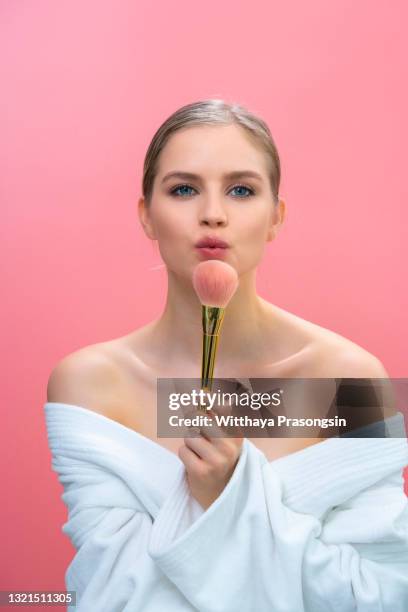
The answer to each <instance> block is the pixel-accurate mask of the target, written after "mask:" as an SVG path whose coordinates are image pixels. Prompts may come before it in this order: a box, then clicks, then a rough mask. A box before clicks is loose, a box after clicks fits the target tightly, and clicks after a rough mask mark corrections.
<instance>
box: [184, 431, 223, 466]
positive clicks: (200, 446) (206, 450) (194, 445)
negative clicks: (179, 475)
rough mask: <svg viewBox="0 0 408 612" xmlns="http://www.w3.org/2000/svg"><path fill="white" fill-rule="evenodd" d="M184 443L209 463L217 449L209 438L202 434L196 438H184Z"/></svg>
mask: <svg viewBox="0 0 408 612" xmlns="http://www.w3.org/2000/svg"><path fill="white" fill-rule="evenodd" d="M184 444H185V445H186V446H187V448H189V449H190V450H191V451H193V452H194V453H196V455H197V456H198V457H200V459H202V460H203V461H206V462H208V463H210V462H211V461H213V460H214V459H215V456H216V454H217V451H216V449H215V447H214V445H213V444H212V442H211V441H210V440H207V439H206V438H205V437H203V436H202V435H201V436H200V437H198V438H185V440H184Z"/></svg>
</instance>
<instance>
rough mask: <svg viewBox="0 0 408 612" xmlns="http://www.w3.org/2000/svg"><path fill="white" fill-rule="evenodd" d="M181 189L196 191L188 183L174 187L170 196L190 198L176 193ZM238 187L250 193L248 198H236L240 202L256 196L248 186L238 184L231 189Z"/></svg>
mask: <svg viewBox="0 0 408 612" xmlns="http://www.w3.org/2000/svg"><path fill="white" fill-rule="evenodd" d="M180 187H189V188H190V189H194V190H195V188H194V187H193V186H192V185H188V184H187V183H182V184H181V185H176V186H175V187H173V188H172V189H171V190H170V192H169V193H170V195H172V196H174V197H176V198H178V197H181V198H185V197H188V196H185V195H184V196H182V195H180V194H177V193H176V191H177V189H180ZM237 187H243V188H244V189H247V190H248V191H249V192H250V193H249V194H248V195H247V196H236V197H237V198H238V200H245V199H247V198H250V197H252V196H254V195H255V191H254V190H253V189H252V188H251V187H248V185H241V184H237V185H234V186H233V187H231V189H236V188H237Z"/></svg>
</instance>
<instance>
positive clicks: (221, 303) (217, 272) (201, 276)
mask: <svg viewBox="0 0 408 612" xmlns="http://www.w3.org/2000/svg"><path fill="white" fill-rule="evenodd" d="M193 286H194V289H195V291H196V293H197V295H198V297H199V299H200V302H201V304H203V305H204V306H216V307H218V308H225V307H226V306H227V304H228V302H229V301H230V299H231V298H232V296H233V295H234V293H235V291H236V289H237V287H238V274H237V272H236V270H235V269H234V268H233V267H232V266H230V265H229V264H227V263H225V262H224V261H220V260H219V259H208V260H207V261H202V262H200V263H199V264H198V265H197V266H196V268H195V269H194V272H193Z"/></svg>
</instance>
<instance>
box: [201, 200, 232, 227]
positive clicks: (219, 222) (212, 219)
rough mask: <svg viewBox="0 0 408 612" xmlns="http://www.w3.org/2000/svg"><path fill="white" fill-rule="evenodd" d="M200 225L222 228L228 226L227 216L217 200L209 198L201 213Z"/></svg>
mask: <svg viewBox="0 0 408 612" xmlns="http://www.w3.org/2000/svg"><path fill="white" fill-rule="evenodd" d="M199 223H200V225H207V226H210V227H220V226H223V225H226V224H227V215H226V213H225V210H224V208H223V207H222V206H221V204H220V202H219V200H218V201H217V198H209V199H208V200H207V201H206V202H205V203H204V204H203V206H202V208H201V209H200V212H199Z"/></svg>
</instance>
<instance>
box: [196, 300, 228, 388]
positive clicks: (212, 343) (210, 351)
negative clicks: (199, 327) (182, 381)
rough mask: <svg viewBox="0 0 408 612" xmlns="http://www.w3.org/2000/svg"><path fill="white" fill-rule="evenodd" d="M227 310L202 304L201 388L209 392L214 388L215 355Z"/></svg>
mask: <svg viewBox="0 0 408 612" xmlns="http://www.w3.org/2000/svg"><path fill="white" fill-rule="evenodd" d="M224 314H225V308H220V307H218V306H205V305H204V304H202V322H203V351H202V362H201V388H202V389H206V390H208V391H210V390H211V387H212V378H213V373H214V364H215V355H216V353H217V344H218V338H219V331H220V329H221V325H222V321H223V319H224Z"/></svg>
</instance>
